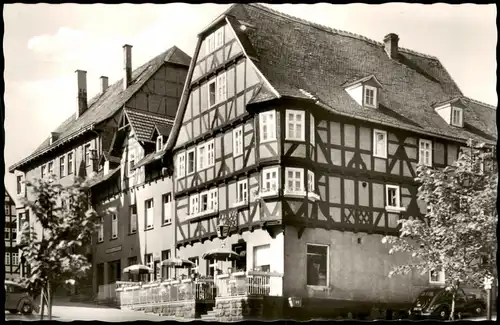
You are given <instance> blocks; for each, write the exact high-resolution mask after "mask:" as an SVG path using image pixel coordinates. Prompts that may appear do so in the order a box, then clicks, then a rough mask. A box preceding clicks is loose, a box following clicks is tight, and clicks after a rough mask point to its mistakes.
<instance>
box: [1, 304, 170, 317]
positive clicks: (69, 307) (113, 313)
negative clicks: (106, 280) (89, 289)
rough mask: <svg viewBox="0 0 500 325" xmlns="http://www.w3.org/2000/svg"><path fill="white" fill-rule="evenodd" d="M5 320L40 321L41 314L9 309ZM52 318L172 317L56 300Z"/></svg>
mask: <svg viewBox="0 0 500 325" xmlns="http://www.w3.org/2000/svg"><path fill="white" fill-rule="evenodd" d="M46 319H47V314H46V312H45V316H44V320H46ZM5 320H20V321H38V320H40V315H39V314H36V313H33V314H32V315H21V314H15V315H13V314H10V313H9V312H8V311H5ZM52 320H55V321H62V322H71V321H75V320H84V321H93V320H98V321H103V322H126V321H135V320H149V321H165V320H170V318H169V317H164V316H158V315H153V314H146V313H143V312H139V311H128V310H120V309H116V308H110V307H105V306H99V305H95V304H85V303H77V302H63V303H57V302H56V303H55V304H54V306H52Z"/></svg>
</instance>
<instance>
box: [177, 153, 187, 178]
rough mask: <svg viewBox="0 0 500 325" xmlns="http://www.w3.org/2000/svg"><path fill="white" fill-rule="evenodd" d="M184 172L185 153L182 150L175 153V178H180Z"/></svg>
mask: <svg viewBox="0 0 500 325" xmlns="http://www.w3.org/2000/svg"><path fill="white" fill-rule="evenodd" d="M185 174H186V155H185V154H184V152H181V153H179V154H177V178H182V177H184V176H185Z"/></svg>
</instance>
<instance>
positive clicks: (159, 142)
mask: <svg viewBox="0 0 500 325" xmlns="http://www.w3.org/2000/svg"><path fill="white" fill-rule="evenodd" d="M162 147H163V137H162V136H161V135H159V136H158V137H157V138H156V152H158V151H160V150H161V148H162Z"/></svg>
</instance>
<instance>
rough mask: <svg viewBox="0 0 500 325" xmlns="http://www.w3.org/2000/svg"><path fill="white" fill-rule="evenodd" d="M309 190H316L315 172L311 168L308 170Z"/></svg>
mask: <svg viewBox="0 0 500 325" xmlns="http://www.w3.org/2000/svg"><path fill="white" fill-rule="evenodd" d="M307 190H308V191H309V192H314V173H313V172H312V171H310V170H308V171H307Z"/></svg>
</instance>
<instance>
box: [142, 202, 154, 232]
mask: <svg viewBox="0 0 500 325" xmlns="http://www.w3.org/2000/svg"><path fill="white" fill-rule="evenodd" d="M149 202H151V208H148V203H149ZM154 208H155V205H154V201H153V199H152V198H151V199H148V200H145V201H144V212H145V220H144V221H145V223H144V224H145V229H146V230H148V229H153V228H154V222H155V220H154ZM148 212H150V213H148Z"/></svg>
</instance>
